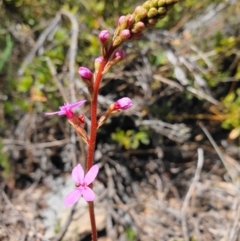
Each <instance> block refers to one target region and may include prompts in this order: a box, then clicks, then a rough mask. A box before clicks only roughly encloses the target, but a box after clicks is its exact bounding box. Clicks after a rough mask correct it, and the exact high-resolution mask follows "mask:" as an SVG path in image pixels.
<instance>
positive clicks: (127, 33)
mask: <svg viewBox="0 0 240 241" xmlns="http://www.w3.org/2000/svg"><path fill="white" fill-rule="evenodd" d="M120 36H121V37H122V40H127V39H129V38H130V36H131V33H130V30H129V29H124V30H122V31H121V32H120Z"/></svg>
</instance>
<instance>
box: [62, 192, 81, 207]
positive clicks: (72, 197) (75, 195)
mask: <svg viewBox="0 0 240 241" xmlns="http://www.w3.org/2000/svg"><path fill="white" fill-rule="evenodd" d="M80 196H81V192H80V191H79V190H78V189H76V190H74V191H72V192H70V193H69V194H68V195H67V196H66V197H65V199H64V205H65V206H70V205H72V204H74V203H75V202H77V200H78V199H79V198H80Z"/></svg>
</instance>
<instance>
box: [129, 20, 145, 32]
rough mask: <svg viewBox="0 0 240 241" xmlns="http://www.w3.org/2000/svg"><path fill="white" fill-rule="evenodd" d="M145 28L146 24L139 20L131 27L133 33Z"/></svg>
mask: <svg viewBox="0 0 240 241" xmlns="http://www.w3.org/2000/svg"><path fill="white" fill-rule="evenodd" d="M144 29H145V24H144V23H143V22H137V23H136V24H134V26H133V28H132V29H131V32H132V33H134V34H135V33H139V32H142V31H143V30H144Z"/></svg>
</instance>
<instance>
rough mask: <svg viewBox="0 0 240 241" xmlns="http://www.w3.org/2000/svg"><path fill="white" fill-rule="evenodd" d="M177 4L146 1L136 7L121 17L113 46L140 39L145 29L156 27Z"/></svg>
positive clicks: (167, 0)
mask: <svg viewBox="0 0 240 241" xmlns="http://www.w3.org/2000/svg"><path fill="white" fill-rule="evenodd" d="M177 2H178V0H147V1H146V2H144V3H143V5H141V6H137V7H136V9H135V11H134V12H133V14H128V15H126V16H121V17H120V18H119V20H118V27H117V28H116V30H115V33H114V37H113V46H119V45H120V44H122V43H123V42H124V41H126V40H128V39H134V38H138V37H141V36H142V34H143V31H144V30H145V29H146V28H149V27H152V26H154V25H156V23H157V22H158V20H159V19H162V18H164V17H165V16H166V15H167V13H168V11H169V10H170V9H172V7H173V6H174V4H176V3H177Z"/></svg>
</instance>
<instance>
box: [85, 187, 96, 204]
mask: <svg viewBox="0 0 240 241" xmlns="http://www.w3.org/2000/svg"><path fill="white" fill-rule="evenodd" d="M82 195H83V198H84V199H85V200H86V201H88V202H90V201H93V200H94V199H95V194H94V192H93V190H92V189H91V188H89V187H86V188H85V189H84V190H83V191H82Z"/></svg>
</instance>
